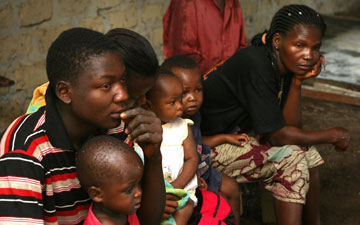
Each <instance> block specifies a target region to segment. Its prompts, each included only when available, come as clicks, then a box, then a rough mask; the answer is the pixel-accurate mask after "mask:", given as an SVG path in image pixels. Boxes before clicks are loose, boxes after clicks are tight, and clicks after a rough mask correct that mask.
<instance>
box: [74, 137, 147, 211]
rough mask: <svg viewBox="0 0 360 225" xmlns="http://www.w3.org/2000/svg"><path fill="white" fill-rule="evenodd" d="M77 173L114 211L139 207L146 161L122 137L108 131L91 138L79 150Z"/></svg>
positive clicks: (91, 193) (94, 195)
mask: <svg viewBox="0 0 360 225" xmlns="http://www.w3.org/2000/svg"><path fill="white" fill-rule="evenodd" d="M76 167H77V175H78V178H79V180H80V183H81V185H82V187H83V188H84V189H85V190H86V191H87V192H88V194H89V196H90V198H91V199H92V200H93V201H94V203H95V204H98V205H99V206H101V207H103V208H105V209H107V211H109V212H111V213H114V214H126V215H129V214H133V213H135V212H136V210H137V209H138V208H139V207H140V202H141V195H142V192H141V186H140V181H141V178H142V175H143V170H144V167H143V164H142V161H141V159H140V157H139V156H138V155H137V153H136V152H135V151H134V150H133V149H131V147H129V146H128V145H126V144H125V143H124V142H123V141H121V140H119V139H117V138H115V137H111V136H108V135H102V136H97V137H94V138H92V139H90V140H88V141H87V142H86V143H85V144H84V145H83V146H82V148H81V150H80V151H79V155H78V158H77V162H76Z"/></svg>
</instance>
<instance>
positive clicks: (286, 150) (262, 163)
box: [211, 137, 323, 204]
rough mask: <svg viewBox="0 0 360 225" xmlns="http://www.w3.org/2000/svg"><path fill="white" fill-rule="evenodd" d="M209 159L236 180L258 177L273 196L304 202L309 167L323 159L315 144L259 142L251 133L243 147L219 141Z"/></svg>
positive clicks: (217, 167) (244, 180)
mask: <svg viewBox="0 0 360 225" xmlns="http://www.w3.org/2000/svg"><path fill="white" fill-rule="evenodd" d="M211 163H212V166H213V167H214V168H216V169H217V170H219V171H220V172H222V173H224V174H226V175H228V176H230V177H233V178H235V179H236V181H237V182H238V183H248V182H255V181H259V182H262V183H263V185H264V187H265V188H266V189H267V190H269V191H271V192H272V193H273V195H274V197H275V198H277V199H279V200H282V201H286V202H294V203H302V204H303V203H304V202H305V196H306V193H307V190H308V187H309V168H313V167H315V166H318V165H321V164H322V163H323V160H322V158H321V156H320V154H319V153H318V152H317V150H316V148H315V147H313V146H312V147H308V148H304V147H300V146H296V145H286V146H282V147H274V146H271V145H266V144H260V143H259V141H258V140H257V139H256V138H254V137H251V139H250V141H249V143H248V144H244V146H243V147H240V146H236V145H231V144H223V145H219V146H217V147H215V148H213V149H212V152H211Z"/></svg>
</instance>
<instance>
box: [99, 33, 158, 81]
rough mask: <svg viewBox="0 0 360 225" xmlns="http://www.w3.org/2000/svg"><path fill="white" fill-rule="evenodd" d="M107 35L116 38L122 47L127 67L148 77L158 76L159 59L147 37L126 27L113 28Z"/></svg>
mask: <svg viewBox="0 0 360 225" xmlns="http://www.w3.org/2000/svg"><path fill="white" fill-rule="evenodd" d="M105 36H107V37H109V38H111V39H112V40H114V41H115V42H116V43H117V45H118V46H119V47H120V49H121V50H122V54H123V60H124V62H125V65H126V68H127V69H130V70H133V71H134V72H136V73H137V74H139V75H141V76H145V77H148V78H153V77H155V76H156V71H157V69H158V67H159V61H158V59H157V57H156V54H155V51H154V49H153V47H152V46H151V44H150V42H149V41H148V40H147V39H146V38H145V37H143V36H141V35H140V34H138V33H136V32H134V31H131V30H129V29H125V28H115V29H112V30H110V31H108V32H107V33H106V34H105Z"/></svg>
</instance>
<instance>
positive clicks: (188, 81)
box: [160, 55, 203, 117]
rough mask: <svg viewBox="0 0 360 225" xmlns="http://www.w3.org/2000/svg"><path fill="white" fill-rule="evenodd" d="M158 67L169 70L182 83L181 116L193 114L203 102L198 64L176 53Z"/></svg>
mask: <svg viewBox="0 0 360 225" xmlns="http://www.w3.org/2000/svg"><path fill="white" fill-rule="evenodd" d="M160 68H161V69H163V70H170V71H171V72H172V73H173V74H174V75H175V76H177V77H178V78H179V79H180V81H181V82H182V85H183V97H182V103H183V106H184V115H183V116H184V117H190V116H193V115H194V114H195V113H196V112H197V111H198V110H199V109H200V107H201V105H202V102H203V86H202V80H201V74H200V68H199V65H198V64H197V63H196V62H195V61H194V60H193V59H191V58H189V57H187V56H184V55H177V56H173V57H170V58H168V59H167V60H165V61H164V62H163V64H162V65H161V67H160Z"/></svg>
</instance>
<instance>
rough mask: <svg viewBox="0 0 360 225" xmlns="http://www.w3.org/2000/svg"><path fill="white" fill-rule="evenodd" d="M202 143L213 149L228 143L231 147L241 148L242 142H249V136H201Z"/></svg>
mask: <svg viewBox="0 0 360 225" xmlns="http://www.w3.org/2000/svg"><path fill="white" fill-rule="evenodd" d="M202 140H203V143H204V144H206V145H208V146H210V147H215V146H218V145H221V144H224V143H229V144H233V145H238V146H242V145H243V141H245V143H246V144H247V143H248V142H249V140H250V138H249V136H248V135H247V134H245V133H243V134H217V135H213V136H203V137H202Z"/></svg>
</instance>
